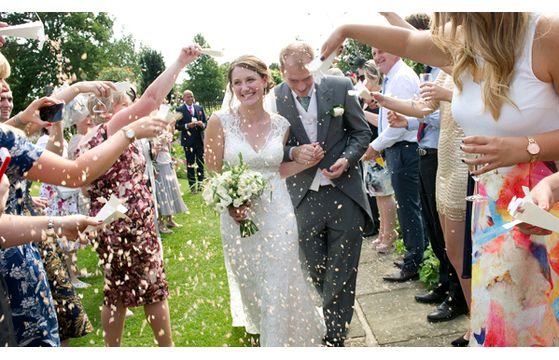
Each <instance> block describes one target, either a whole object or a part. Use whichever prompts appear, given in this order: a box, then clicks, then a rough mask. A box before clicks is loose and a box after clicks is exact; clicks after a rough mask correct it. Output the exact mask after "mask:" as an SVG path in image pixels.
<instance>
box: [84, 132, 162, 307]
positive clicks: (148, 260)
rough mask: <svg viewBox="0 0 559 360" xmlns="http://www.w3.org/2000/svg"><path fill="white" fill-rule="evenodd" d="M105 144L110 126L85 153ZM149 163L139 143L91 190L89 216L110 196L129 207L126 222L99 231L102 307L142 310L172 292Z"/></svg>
mask: <svg viewBox="0 0 559 360" xmlns="http://www.w3.org/2000/svg"><path fill="white" fill-rule="evenodd" d="M106 139H107V127H106V125H105V124H103V125H101V126H99V128H98V130H97V133H96V134H95V135H94V136H93V137H92V138H91V139H90V140H89V141H88V142H87V144H86V145H85V146H83V147H82V150H84V148H85V149H90V148H93V147H95V146H97V145H99V144H101V143H102V142H103V141H105V140H106ZM145 167H146V160H145V158H144V156H143V155H142V153H141V151H140V150H139V149H138V148H137V147H136V145H135V144H131V145H130V147H129V148H128V149H127V150H126V151H125V152H124V153H123V154H122V155H121V156H120V158H119V159H118V160H117V161H116V162H115V163H114V165H113V166H112V167H111V168H110V169H109V170H108V171H107V172H106V173H105V174H104V175H103V176H101V177H99V178H98V179H97V180H95V181H94V182H93V183H92V184H91V186H90V187H89V189H88V191H89V197H90V199H91V208H90V215H91V216H95V215H97V213H98V212H99V210H100V209H101V208H102V207H103V205H104V204H105V202H106V201H108V200H109V198H110V197H111V194H114V195H115V196H116V197H117V198H119V199H120V200H121V201H122V202H123V204H124V206H126V207H127V208H128V212H127V213H126V215H127V216H128V219H119V220H117V221H115V222H113V223H111V224H110V225H108V226H106V227H105V229H104V230H102V231H100V232H99V236H98V237H97V239H96V240H95V242H96V243H95V244H94V247H95V249H96V251H97V254H98V255H99V259H100V261H101V264H102V266H103V271H104V274H105V287H104V295H105V299H104V303H105V305H114V304H116V303H117V302H118V301H119V300H120V301H122V303H123V304H124V306H126V307H132V306H140V305H146V304H152V303H156V302H159V301H162V300H165V299H166V298H167V297H168V295H169V289H168V285H167V280H166V276H165V272H164V270H163V261H162V258H161V249H160V247H159V243H158V241H157V233H156V230H155V222H154V221H155V210H154V209H155V208H154V202H153V198H152V195H151V192H150V190H149V189H148V186H147V178H146V177H145V176H144V170H145Z"/></svg>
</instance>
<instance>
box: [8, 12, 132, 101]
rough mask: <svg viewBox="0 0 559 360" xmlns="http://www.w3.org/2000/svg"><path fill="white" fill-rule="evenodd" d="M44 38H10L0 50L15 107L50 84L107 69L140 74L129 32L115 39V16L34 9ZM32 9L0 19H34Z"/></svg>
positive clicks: (91, 77)
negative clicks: (9, 70) (6, 64)
mask: <svg viewBox="0 0 559 360" xmlns="http://www.w3.org/2000/svg"><path fill="white" fill-rule="evenodd" d="M38 16H39V17H40V18H41V20H42V21H43V23H44V26H45V34H46V36H47V41H46V42H45V44H44V46H43V48H42V49H39V48H38V44H37V41H35V40H26V41H20V40H17V41H14V40H10V41H8V42H7V43H6V44H5V45H4V47H3V48H2V53H3V54H4V55H5V56H6V58H7V59H8V60H9V61H10V63H11V65H12V76H11V77H10V78H9V79H8V81H9V83H10V85H11V87H12V91H13V93H14V95H15V96H14V111H19V110H22V109H23V108H24V107H25V106H26V105H27V104H29V103H30V102H31V101H32V100H33V99H34V98H36V97H39V96H43V95H44V94H45V89H47V88H48V87H53V86H58V85H61V84H62V83H64V82H65V81H67V82H69V83H73V82H74V81H78V80H95V79H98V76H99V74H100V72H101V71H102V70H103V69H105V68H109V67H124V68H126V67H128V68H130V69H131V71H132V72H133V73H137V74H139V67H138V65H137V64H138V62H137V60H136V54H135V50H134V40H133V38H132V37H131V36H127V37H124V38H123V39H116V40H115V39H113V30H112V28H113V23H114V20H113V19H112V18H111V17H110V16H109V15H108V14H107V13H86V12H74V13H55V12H48V13H38ZM36 17H37V15H35V13H2V18H1V19H0V20H2V21H5V22H7V23H9V24H21V23H24V22H29V21H30V19H35V18H36Z"/></svg>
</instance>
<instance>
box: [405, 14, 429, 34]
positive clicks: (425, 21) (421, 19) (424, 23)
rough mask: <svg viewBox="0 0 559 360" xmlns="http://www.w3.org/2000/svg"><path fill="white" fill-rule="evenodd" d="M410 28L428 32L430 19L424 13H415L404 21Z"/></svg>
mask: <svg viewBox="0 0 559 360" xmlns="http://www.w3.org/2000/svg"><path fill="white" fill-rule="evenodd" d="M405 20H406V21H407V22H408V23H410V25H411V26H413V27H414V28H416V29H417V30H429V29H430V25H431V18H430V17H429V15H427V14H425V13H416V14H411V15H409V16H406V19H405Z"/></svg>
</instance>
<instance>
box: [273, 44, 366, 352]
mask: <svg viewBox="0 0 559 360" xmlns="http://www.w3.org/2000/svg"><path fill="white" fill-rule="evenodd" d="M313 58H314V55H313V50H312V48H311V47H310V45H308V44H306V43H303V42H295V43H292V44H290V45H288V46H287V47H286V48H284V49H283V50H282V51H281V54H280V70H281V72H282V75H283V79H284V82H283V83H282V84H280V85H278V86H276V87H275V96H276V107H277V111H278V112H279V113H280V114H281V115H282V116H284V117H285V118H287V119H288V120H289V122H290V123H291V130H290V135H289V139H288V141H287V146H286V147H285V154H284V161H289V160H294V161H297V162H299V163H303V164H304V163H308V162H310V161H312V159H313V157H314V154H318V153H320V152H321V151H322V150H324V152H325V156H324V159H323V160H322V161H321V162H320V163H319V164H318V165H317V166H314V167H312V168H309V169H307V170H305V171H303V172H302V173H299V174H297V175H295V176H292V177H290V178H288V179H287V180H286V183H287V187H288V189H289V193H290V195H291V200H292V201H293V206H294V208H295V215H296V216H297V223H298V228H299V244H300V248H301V254H302V256H303V262H304V263H306V265H307V267H308V271H309V272H310V275H311V277H312V280H313V282H314V284H315V285H316V287H317V289H318V291H319V293H320V295H321V296H322V300H323V309H324V318H325V321H326V328H327V333H326V337H325V339H324V340H325V344H326V345H329V346H343V345H344V339H345V337H346V334H347V328H348V326H349V323H350V322H351V318H352V315H353V304H354V300H355V282H356V279H357V266H358V264H359V255H360V253H361V242H362V237H361V234H362V233H363V230H364V229H365V228H368V227H369V226H371V225H372V216H371V209H370V207H369V202H368V200H367V197H366V195H365V189H364V186H363V180H362V179H363V177H362V175H361V171H360V168H359V159H360V158H361V156H362V155H363V153H364V152H365V150H366V149H367V146H368V144H369V140H370V138H371V132H370V130H369V126H368V125H367V123H366V121H365V117H364V114H363V111H362V110H361V108H360V107H359V104H358V102H357V99H356V98H355V97H354V96H349V95H348V90H352V89H353V86H352V84H351V82H350V81H349V80H348V79H346V78H343V77H326V78H325V79H323V80H322V82H321V83H320V85H317V84H315V82H314V78H313V75H312V74H311V73H310V72H309V71H308V70H307V68H306V67H305V65H306V64H308V63H309V62H311V60H312V59H313ZM334 112H336V114H334ZM365 231H366V229H365Z"/></svg>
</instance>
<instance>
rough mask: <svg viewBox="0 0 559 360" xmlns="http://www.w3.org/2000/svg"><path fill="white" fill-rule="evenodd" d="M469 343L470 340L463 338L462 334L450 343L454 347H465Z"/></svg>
mask: <svg viewBox="0 0 559 360" xmlns="http://www.w3.org/2000/svg"><path fill="white" fill-rule="evenodd" d="M469 344H470V340H468V339H464V335H462V336H460V337H459V338H457V339H455V340H452V341H451V342H450V345H452V346H454V347H466V346H468V345H469Z"/></svg>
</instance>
